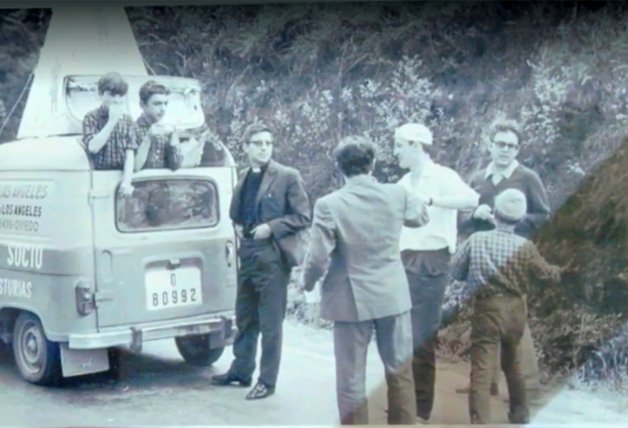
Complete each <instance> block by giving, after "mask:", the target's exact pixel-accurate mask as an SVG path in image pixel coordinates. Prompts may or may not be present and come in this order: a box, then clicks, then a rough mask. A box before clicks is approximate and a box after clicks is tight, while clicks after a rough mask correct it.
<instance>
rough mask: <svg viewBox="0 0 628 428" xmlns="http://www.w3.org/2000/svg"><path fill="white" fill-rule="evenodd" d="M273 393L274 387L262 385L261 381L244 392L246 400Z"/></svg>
mask: <svg viewBox="0 0 628 428" xmlns="http://www.w3.org/2000/svg"><path fill="white" fill-rule="evenodd" d="M274 393H275V387H270V386H266V385H264V384H263V383H262V382H257V384H256V385H255V386H254V387H253V389H252V390H250V391H249V393H248V394H246V399H247V400H259V399H260V398H266V397H268V396H270V395H273V394H274Z"/></svg>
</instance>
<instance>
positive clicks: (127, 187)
mask: <svg viewBox="0 0 628 428" xmlns="http://www.w3.org/2000/svg"><path fill="white" fill-rule="evenodd" d="M134 190H135V188H134V187H133V184H131V183H130V182H126V181H123V182H122V183H120V193H121V194H122V196H124V197H131V196H133V191H134Z"/></svg>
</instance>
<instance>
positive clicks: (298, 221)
mask: <svg viewBox="0 0 628 428" xmlns="http://www.w3.org/2000/svg"><path fill="white" fill-rule="evenodd" d="M273 140H274V138H273V133H272V131H271V130H270V128H268V127H267V126H264V125H261V124H253V125H251V126H249V127H248V128H247V129H246V131H245V133H244V138H243V145H244V152H245V153H246V154H247V156H248V160H249V167H248V168H246V169H245V170H244V171H243V172H242V174H241V176H240V180H239V182H238V184H237V186H236V188H235V191H234V194H233V198H232V200H231V209H230V216H231V219H232V220H233V223H234V224H235V228H236V233H237V234H238V236H239V237H240V248H239V257H240V270H239V272H238V274H239V275H238V292H237V297H236V324H237V327H238V334H237V336H236V338H235V341H234V344H233V354H234V356H235V359H234V361H233V363H232V364H231V368H230V369H229V371H227V372H226V373H224V374H221V375H215V376H213V377H212V383H213V384H215V385H232V384H239V385H241V386H249V385H250V384H251V379H252V376H253V372H254V371H255V355H256V351H257V341H258V336H259V334H260V333H261V335H262V356H261V361H260V374H259V378H258V381H257V384H256V385H255V387H254V388H253V389H252V390H251V391H250V392H249V393H248V395H247V396H246V398H247V399H248V400H255V399H260V398H265V397H268V396H269V395H272V394H273V393H274V392H275V384H276V381H277V373H278V372H279V362H280V358H281V342H282V324H283V320H284V315H285V311H286V299H287V286H288V280H289V276H290V271H291V268H292V267H293V266H295V265H296V264H298V263H299V261H300V260H299V258H300V257H299V253H300V251H301V249H300V248H299V240H298V236H297V232H299V231H300V230H302V229H304V228H306V227H308V226H309V224H310V221H311V214H310V212H311V210H310V203H309V200H308V196H307V193H306V192H305V189H304V185H303V181H302V179H301V176H300V174H299V172H298V171H297V170H295V169H293V168H289V167H287V166H284V165H281V164H280V163H278V162H275V161H273V160H272V159H271V157H272V151H273V142H274V141H273Z"/></svg>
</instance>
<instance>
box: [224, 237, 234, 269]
mask: <svg viewBox="0 0 628 428" xmlns="http://www.w3.org/2000/svg"><path fill="white" fill-rule="evenodd" d="M234 253H235V251H234V248H233V242H231V241H227V242H226V243H225V257H226V258H227V267H231V265H232V264H233V256H234Z"/></svg>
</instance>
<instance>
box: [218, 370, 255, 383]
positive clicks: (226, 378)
mask: <svg viewBox="0 0 628 428" xmlns="http://www.w3.org/2000/svg"><path fill="white" fill-rule="evenodd" d="M211 382H212V384H213V385H219V386H227V385H233V384H236V385H238V386H251V379H242V378H240V377H239V376H237V375H236V374H235V373H231V372H227V373H223V374H219V375H214V376H212V378H211Z"/></svg>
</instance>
